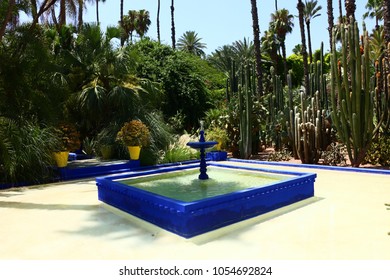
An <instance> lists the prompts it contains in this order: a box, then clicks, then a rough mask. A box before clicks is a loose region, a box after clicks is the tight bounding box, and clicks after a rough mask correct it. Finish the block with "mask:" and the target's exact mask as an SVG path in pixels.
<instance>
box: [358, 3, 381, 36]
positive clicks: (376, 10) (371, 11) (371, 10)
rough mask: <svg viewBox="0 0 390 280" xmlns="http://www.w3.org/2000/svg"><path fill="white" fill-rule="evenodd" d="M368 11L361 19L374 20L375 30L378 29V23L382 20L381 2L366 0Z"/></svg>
mask: <svg viewBox="0 0 390 280" xmlns="http://www.w3.org/2000/svg"><path fill="white" fill-rule="evenodd" d="M366 9H367V10H368V11H367V12H366V13H364V14H363V18H364V19H366V18H375V29H376V30H378V29H379V21H380V20H382V19H383V1H382V0H368V1H367V4H366Z"/></svg>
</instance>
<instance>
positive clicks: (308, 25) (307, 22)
mask: <svg viewBox="0 0 390 280" xmlns="http://www.w3.org/2000/svg"><path fill="white" fill-rule="evenodd" d="M306 28H307V44H308V46H309V60H310V64H311V63H312V62H313V52H312V49H311V33H310V32H311V31H310V21H306Z"/></svg>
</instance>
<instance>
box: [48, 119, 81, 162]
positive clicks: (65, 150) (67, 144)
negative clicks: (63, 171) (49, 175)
mask: <svg viewBox="0 0 390 280" xmlns="http://www.w3.org/2000/svg"><path fill="white" fill-rule="evenodd" d="M55 134H56V136H57V139H58V143H59V144H58V148H57V150H56V151H54V159H55V161H56V163H57V166H58V167H65V166H67V164H68V157H69V152H70V151H75V150H77V149H79V148H80V145H81V142H80V134H79V132H78V131H77V129H76V127H75V126H74V125H72V124H66V123H61V124H60V125H59V126H58V127H57V128H55Z"/></svg>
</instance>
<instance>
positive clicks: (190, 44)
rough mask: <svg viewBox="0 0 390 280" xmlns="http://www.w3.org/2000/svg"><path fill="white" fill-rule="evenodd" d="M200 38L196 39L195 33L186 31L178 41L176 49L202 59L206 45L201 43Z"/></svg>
mask: <svg viewBox="0 0 390 280" xmlns="http://www.w3.org/2000/svg"><path fill="white" fill-rule="evenodd" d="M201 40H202V38H199V37H198V33H196V32H195V31H186V32H185V33H184V34H183V35H182V36H181V37H180V38H179V40H178V42H177V48H178V49H179V50H183V51H187V52H189V53H192V54H194V55H197V56H200V57H204V56H205V52H204V51H203V49H205V48H206V44H204V43H202V42H201Z"/></svg>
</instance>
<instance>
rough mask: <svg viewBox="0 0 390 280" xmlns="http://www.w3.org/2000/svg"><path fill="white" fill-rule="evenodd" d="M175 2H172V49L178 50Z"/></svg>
mask: <svg viewBox="0 0 390 280" xmlns="http://www.w3.org/2000/svg"><path fill="white" fill-rule="evenodd" d="M174 2H175V1H174V0H172V1H171V32H172V35H171V36H172V48H173V49H176V38H175V3H174Z"/></svg>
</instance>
